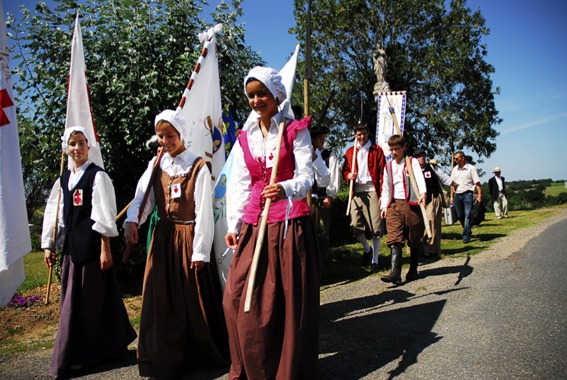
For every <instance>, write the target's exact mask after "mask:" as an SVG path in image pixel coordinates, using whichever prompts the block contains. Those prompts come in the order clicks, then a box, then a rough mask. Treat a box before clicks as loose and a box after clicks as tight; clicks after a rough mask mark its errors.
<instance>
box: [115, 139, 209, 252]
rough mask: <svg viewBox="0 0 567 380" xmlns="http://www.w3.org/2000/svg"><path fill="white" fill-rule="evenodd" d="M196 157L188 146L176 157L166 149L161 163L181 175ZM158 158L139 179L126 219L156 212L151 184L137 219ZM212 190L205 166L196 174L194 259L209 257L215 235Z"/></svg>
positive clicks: (127, 220) (190, 166)
mask: <svg viewBox="0 0 567 380" xmlns="http://www.w3.org/2000/svg"><path fill="white" fill-rule="evenodd" d="M196 158H197V155H195V154H194V153H193V152H191V151H190V150H189V149H185V150H184V151H183V152H181V153H180V154H178V155H177V156H175V157H171V156H170V155H169V153H165V154H164V155H163V157H162V159H161V162H160V165H159V166H160V168H161V169H162V170H163V171H164V172H166V173H167V174H169V175H170V176H176V175H181V174H185V173H189V172H190V171H191V170H192V169H193V162H195V159H196ZM155 160H156V157H154V158H152V160H151V161H150V162H149V164H148V168H147V169H146V171H145V172H144V174H142V177H141V178H140V180H139V181H138V185H137V186H136V194H135V196H134V200H133V201H132V204H131V205H130V207H129V208H128V214H127V217H126V220H125V222H124V223H127V222H133V223H138V224H143V223H144V222H145V221H146V219H147V218H148V216H149V215H150V214H151V213H152V212H153V209H154V205H155V202H156V200H155V194H154V190H153V187H152V188H151V189H150V194H149V195H148V200H147V202H146V205H145V207H144V212H143V214H142V218H141V219H140V220H138V213H139V210H140V206H141V205H142V200H143V198H144V193H145V190H146V188H147V187H148V183H149V181H150V177H151V175H152V168H153V166H154V162H155ZM211 194H212V186H211V173H210V171H209V170H207V169H206V168H203V169H201V170H199V173H197V177H196V178H195V193H194V197H195V230H194V231H195V238H194V240H193V256H192V259H191V260H192V261H205V262H209V261H210V252H211V247H212V245H213V237H214V219H213V197H212V196H211Z"/></svg>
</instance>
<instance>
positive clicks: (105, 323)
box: [49, 254, 136, 377]
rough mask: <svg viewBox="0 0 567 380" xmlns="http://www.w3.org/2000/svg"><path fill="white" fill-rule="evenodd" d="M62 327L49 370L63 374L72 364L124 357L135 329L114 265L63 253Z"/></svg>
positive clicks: (52, 372) (56, 339)
mask: <svg viewBox="0 0 567 380" xmlns="http://www.w3.org/2000/svg"><path fill="white" fill-rule="evenodd" d="M59 303H60V316H59V327H58V328H57V336H56V338H55V345H54V347H53V356H52V358H51V366H50V369H49V374H50V375H51V376H55V377H61V376H64V375H65V374H66V373H67V371H68V369H69V366H70V365H75V364H80V365H88V364H93V363H96V362H98V361H101V360H104V359H114V358H120V357H125V355H126V354H127V353H128V344H129V343H130V342H132V341H133V340H134V339H136V332H135V331H134V328H132V325H131V324H130V321H129V319H128V314H127V313H126V307H124V302H123V301H122V297H121V295H120V289H119V286H118V280H117V278H116V273H115V272H114V267H110V269H107V270H106V271H104V272H102V271H101V270H100V261H99V260H95V261H90V262H87V263H83V264H74V263H73V261H72V260H71V255H70V254H66V255H63V263H62V267H61V298H60V300H59Z"/></svg>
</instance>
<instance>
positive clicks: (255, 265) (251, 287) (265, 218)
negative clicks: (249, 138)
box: [244, 117, 285, 313]
mask: <svg viewBox="0 0 567 380" xmlns="http://www.w3.org/2000/svg"><path fill="white" fill-rule="evenodd" d="M284 130H285V118H284V117H282V121H281V122H280V125H279V127H278V142H277V144H276V153H275V157H274V165H273V167H272V175H271V176H270V185H273V184H275V183H276V176H277V174H278V165H279V163H280V150H281V147H282V137H283V133H284ZM271 205H272V198H267V199H266V204H265V205H264V211H263V212H262V221H261V222H260V228H259V230H258V240H257V241H256V246H255V247H254V256H253V257H252V265H251V266H250V273H249V275H248V287H247V288H246V298H245V301H244V312H245V313H248V312H249V311H250V306H251V304H252V292H253V290H254V282H255V281H256V271H257V270H258V260H259V259H260V252H261V251H262V245H263V243H264V235H265V234H266V226H267V225H268V214H269V213H270V206H271Z"/></svg>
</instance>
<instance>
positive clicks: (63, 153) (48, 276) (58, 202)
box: [45, 151, 65, 305]
mask: <svg viewBox="0 0 567 380" xmlns="http://www.w3.org/2000/svg"><path fill="white" fill-rule="evenodd" d="M64 167H65V152H64V151H61V167H60V168H59V178H61V176H62V175H63V170H64ZM59 181H61V180H59ZM60 203H61V183H60V184H59V191H58V193H57V208H56V210H55V223H54V224H53V233H52V234H51V248H52V252H55V250H56V249H55V240H56V239H57V227H58V226H59V204H60ZM51 277H53V263H51V265H50V266H49V274H48V275H47V292H46V294H45V304H46V305H47V304H48V303H49V296H50V294H51Z"/></svg>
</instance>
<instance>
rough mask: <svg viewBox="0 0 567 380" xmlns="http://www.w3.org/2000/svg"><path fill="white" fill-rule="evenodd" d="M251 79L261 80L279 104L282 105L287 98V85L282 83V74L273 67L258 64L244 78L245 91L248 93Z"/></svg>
mask: <svg viewBox="0 0 567 380" xmlns="http://www.w3.org/2000/svg"><path fill="white" fill-rule="evenodd" d="M250 79H256V80H258V81H260V82H261V83H262V84H263V85H264V86H266V88H267V89H268V91H270V93H271V94H272V95H273V96H274V99H276V100H277V102H278V105H280V104H281V103H282V102H283V101H284V100H286V98H287V94H286V92H285V86H284V85H283V83H282V76H281V75H280V74H279V73H278V72H277V71H276V70H274V69H272V68H271V67H262V66H256V67H254V68H253V69H252V70H250V72H249V73H248V75H246V78H244V93H245V94H246V84H247V83H248V81H249V80H250Z"/></svg>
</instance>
